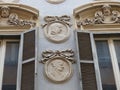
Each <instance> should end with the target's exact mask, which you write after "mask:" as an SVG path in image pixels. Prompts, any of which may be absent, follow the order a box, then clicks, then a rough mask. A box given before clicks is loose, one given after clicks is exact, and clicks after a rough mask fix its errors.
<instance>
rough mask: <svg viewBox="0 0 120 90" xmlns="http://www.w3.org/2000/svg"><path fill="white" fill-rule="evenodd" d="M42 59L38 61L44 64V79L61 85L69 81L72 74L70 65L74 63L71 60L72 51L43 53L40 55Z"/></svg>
mask: <svg viewBox="0 0 120 90" xmlns="http://www.w3.org/2000/svg"><path fill="white" fill-rule="evenodd" d="M42 56H43V59H42V60H41V61H40V62H41V63H43V64H45V66H44V72H45V75H46V77H47V78H48V79H49V80H50V81H52V82H55V83H61V82H64V81H66V80H69V79H70V78H71V76H72V74H73V68H72V64H73V63H75V60H74V59H73V56H74V54H73V51H72V50H65V51H58V50H57V51H55V52H53V51H51V50H49V51H44V52H43V53H42Z"/></svg>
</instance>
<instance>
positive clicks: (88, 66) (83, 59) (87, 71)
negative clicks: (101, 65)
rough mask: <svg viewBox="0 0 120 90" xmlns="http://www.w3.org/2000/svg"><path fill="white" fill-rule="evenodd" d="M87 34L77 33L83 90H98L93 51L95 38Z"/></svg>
mask: <svg viewBox="0 0 120 90" xmlns="http://www.w3.org/2000/svg"><path fill="white" fill-rule="evenodd" d="M91 35H92V34H90V33H87V32H76V37H77V48H78V55H79V58H78V59H79V60H78V62H79V68H80V75H81V79H82V89H83V90H98V89H97V81H96V72H95V62H94V57H93V56H94V55H93V50H92V47H93V46H92V45H93V44H92V43H91V40H93V37H91Z"/></svg>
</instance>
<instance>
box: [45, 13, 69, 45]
mask: <svg viewBox="0 0 120 90" xmlns="http://www.w3.org/2000/svg"><path fill="white" fill-rule="evenodd" d="M44 20H45V21H46V22H47V24H45V25H43V28H44V34H45V36H46V37H47V39H48V40H50V41H53V42H55V43H60V42H63V41H66V40H67V39H68V38H69V36H70V31H69V27H70V26H71V24H70V17H69V16H66V15H65V16H61V17H58V16H47V17H45V18H44Z"/></svg>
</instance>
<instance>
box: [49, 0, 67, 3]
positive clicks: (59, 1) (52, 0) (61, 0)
mask: <svg viewBox="0 0 120 90" xmlns="http://www.w3.org/2000/svg"><path fill="white" fill-rule="evenodd" d="M64 1H65V0H47V2H49V3H52V4H59V3H62V2H64Z"/></svg>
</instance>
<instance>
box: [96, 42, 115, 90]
mask: <svg viewBox="0 0 120 90" xmlns="http://www.w3.org/2000/svg"><path fill="white" fill-rule="evenodd" d="M96 48H97V54H98V62H99V67H100V73H101V79H102V86H103V90H116V86H115V79H114V75H113V68H112V63H111V57H110V52H109V47H108V43H107V41H96Z"/></svg>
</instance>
